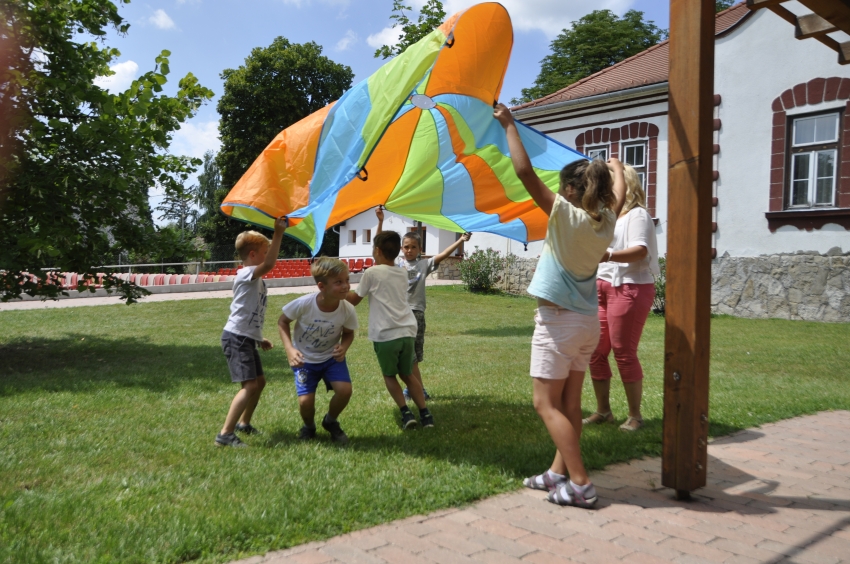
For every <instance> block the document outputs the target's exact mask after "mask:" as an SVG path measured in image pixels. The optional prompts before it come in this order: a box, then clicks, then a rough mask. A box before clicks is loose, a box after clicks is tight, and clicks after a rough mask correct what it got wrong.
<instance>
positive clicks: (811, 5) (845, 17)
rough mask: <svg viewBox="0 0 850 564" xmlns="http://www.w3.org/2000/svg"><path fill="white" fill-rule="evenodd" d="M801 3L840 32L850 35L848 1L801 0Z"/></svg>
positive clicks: (849, 5) (849, 7) (849, 4)
mask: <svg viewBox="0 0 850 564" xmlns="http://www.w3.org/2000/svg"><path fill="white" fill-rule="evenodd" d="M799 2H800V4H802V5H803V6H805V7H806V8H808V9H809V10H811V11H812V12H814V13H815V14H817V15H818V16H820V17H822V18H823V19H825V20H826V21H828V22H829V23H831V24H832V25H834V26H835V27H837V28H838V29H839V30H841V31H843V32H844V33H848V34H850V2H848V1H847V0H799Z"/></svg>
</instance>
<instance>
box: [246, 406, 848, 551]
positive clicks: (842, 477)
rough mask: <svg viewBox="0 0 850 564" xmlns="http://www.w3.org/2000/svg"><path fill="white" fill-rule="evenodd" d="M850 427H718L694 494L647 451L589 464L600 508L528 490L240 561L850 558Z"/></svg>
mask: <svg viewBox="0 0 850 564" xmlns="http://www.w3.org/2000/svg"><path fill="white" fill-rule="evenodd" d="M848 429H850V412H847V411H840V412H824V413H820V414H818V415H814V416H809V417H800V418H797V419H791V420H787V421H782V422H779V423H774V424H771V425H765V426H764V427H762V428H760V429H752V430H748V431H743V432H740V433H737V434H735V435H731V436H729V437H724V438H721V439H718V440H716V441H714V442H712V443H711V444H710V445H709V447H708V456H709V465H708V486H707V487H705V488H703V489H700V490H698V491H697V492H696V493H695V495H694V500H692V501H690V502H680V501H676V500H675V499H674V497H673V492H672V491H671V490H669V489H666V488H662V487H660V485H661V477H660V474H659V472H660V468H661V462H660V460H659V459H657V458H653V459H645V460H637V461H633V462H631V463H629V464H619V465H616V466H612V467H610V468H608V469H606V470H605V471H604V472H597V473H594V474H593V475H592V476H591V478H592V480H593V481H594V483H595V484H596V488H597V490H598V492H599V496H600V503H599V508H598V509H596V510H592V511H588V510H583V509H576V508H561V507H557V506H555V505H552V504H550V503H547V502H545V501H544V495H543V494H542V492H534V491H531V490H523V491H520V492H516V493H511V494H505V495H500V496H496V497H493V498H490V499H487V500H484V501H481V502H478V503H475V504H473V505H471V506H469V507H466V508H463V509H450V510H446V511H438V512H436V513H433V514H431V515H422V516H416V517H411V518H409V519H404V520H402V521H396V522H394V523H389V524H387V525H382V526H379V527H374V528H372V529H366V530H363V531H358V532H355V533H351V534H347V535H343V536H340V537H335V538H333V539H330V540H329V541H327V542H315V543H310V544H306V545H303V546H298V547H294V548H291V549H288V550H283V551H279V552H272V553H269V554H266V555H265V556H255V557H253V558H249V559H246V560H242V561H240V563H239V564H249V563H250V564H259V563H264V564H289V563H297V564H324V563H337V562H345V563H351V564H354V563H357V564H360V563H363V564H373V563H374V564H381V563H400V564H425V563H434V562H436V563H441V564H454V563H481V562H485V563H494V564H499V563H503V562H504V563H507V562H526V563H529V564H532V563H533V564H546V563H567V562H583V563H591V562H620V561H622V562H625V563H642V562H647V563H652V562H676V563H682V564H685V563H704V562H711V563H717V562H726V563H750V562H769V563H780V562H799V563H834V562H850V434H848Z"/></svg>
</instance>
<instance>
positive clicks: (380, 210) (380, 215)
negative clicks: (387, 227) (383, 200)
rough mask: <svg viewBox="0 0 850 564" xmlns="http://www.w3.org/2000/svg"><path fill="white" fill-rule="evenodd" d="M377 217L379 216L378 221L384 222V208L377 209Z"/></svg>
mask: <svg viewBox="0 0 850 564" xmlns="http://www.w3.org/2000/svg"><path fill="white" fill-rule="evenodd" d="M375 215H376V216H378V221H384V207H383V206H378V207H377V208H375Z"/></svg>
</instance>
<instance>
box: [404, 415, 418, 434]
mask: <svg viewBox="0 0 850 564" xmlns="http://www.w3.org/2000/svg"><path fill="white" fill-rule="evenodd" d="M418 426H419V423H417V422H416V417H414V416H413V412H412V411H405V412H404V413H402V414H401V428H402V429H404V430H405V431H407V430H408V429H415V428H416V427H418Z"/></svg>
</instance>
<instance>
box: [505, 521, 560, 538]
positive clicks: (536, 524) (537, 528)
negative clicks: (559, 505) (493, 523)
mask: <svg viewBox="0 0 850 564" xmlns="http://www.w3.org/2000/svg"><path fill="white" fill-rule="evenodd" d="M511 525H513V526H514V527H518V528H520V529H525V530H526V531H530V532H532V533H540V534H543V535H546V536H549V537H552V538H554V539H563V538H566V537H568V536H570V535H572V534H573V532H572V531H570V530H568V529H565V528H563V527H558V526H557V525H553V524H552V523H547V522H545V521H535V520H533V519H528V518H527V517H525V518H522V519H518V520H516V521H511Z"/></svg>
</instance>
